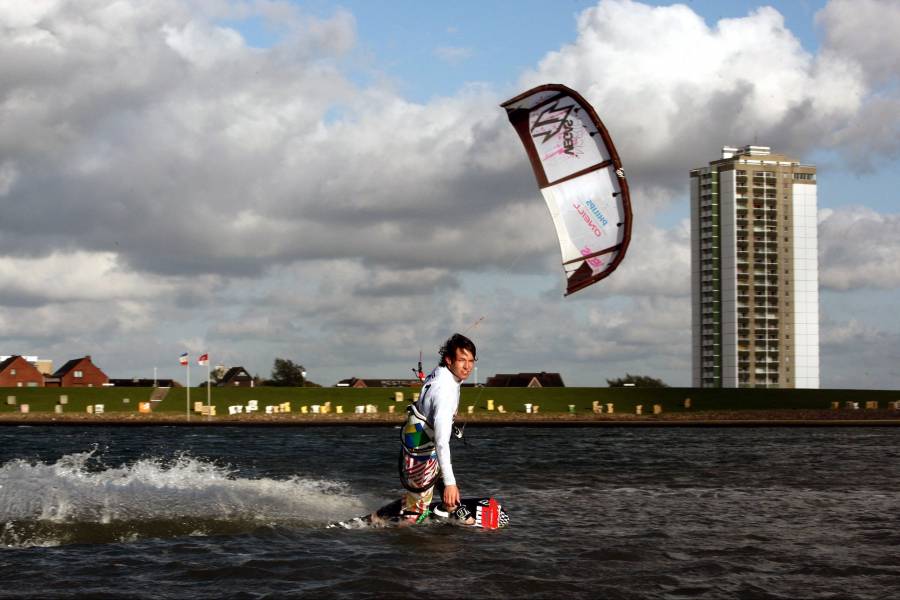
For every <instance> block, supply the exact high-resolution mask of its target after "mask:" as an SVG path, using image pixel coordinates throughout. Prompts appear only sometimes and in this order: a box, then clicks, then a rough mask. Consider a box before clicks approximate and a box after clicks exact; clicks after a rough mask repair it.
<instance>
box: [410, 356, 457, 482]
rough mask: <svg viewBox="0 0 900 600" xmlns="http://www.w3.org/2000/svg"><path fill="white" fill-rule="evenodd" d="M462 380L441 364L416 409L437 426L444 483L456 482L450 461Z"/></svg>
mask: <svg viewBox="0 0 900 600" xmlns="http://www.w3.org/2000/svg"><path fill="white" fill-rule="evenodd" d="M461 383H462V382H461V381H460V380H459V379H457V378H456V376H455V375H453V373H451V372H450V369H448V368H447V367H445V366H438V367H436V368H435V369H434V371H432V372H431V374H430V375H429V376H428V377H426V378H425V382H424V383H423V384H422V394H421V396H419V400H418V401H417V402H416V409H417V410H418V411H419V412H420V413H421V414H422V416H423V417H425V419H426V420H427V421H428V422H429V423H430V424H431V426H432V428H433V429H434V449H435V451H436V452H437V459H438V464H439V465H440V467H441V475H442V477H443V479H444V485H456V478H455V477H454V476H453V464H452V463H451V462H450V435H451V434H452V433H453V417H454V415H456V410H457V408H459V386H460V384H461Z"/></svg>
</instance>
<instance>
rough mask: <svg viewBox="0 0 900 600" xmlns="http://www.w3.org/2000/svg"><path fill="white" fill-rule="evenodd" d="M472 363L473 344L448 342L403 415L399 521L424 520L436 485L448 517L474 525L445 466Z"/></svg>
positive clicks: (448, 463) (456, 337) (449, 468)
mask: <svg viewBox="0 0 900 600" xmlns="http://www.w3.org/2000/svg"><path fill="white" fill-rule="evenodd" d="M475 360H476V358H475V344H473V343H472V340H470V339H469V338H467V337H466V336H464V335H462V334H460V333H455V334H453V335H452V336H450V338H449V339H448V340H447V341H446V342H445V343H444V345H443V346H442V347H441V349H440V363H439V364H438V366H437V367H435V369H434V370H433V371H432V372H431V374H430V375H428V377H427V378H425V381H424V382H423V383H422V392H421V394H420V396H419V399H418V400H417V401H416V402H414V403H412V404H410V406H409V408H408V409H407V413H408V414H407V418H406V423H404V425H403V428H402V430H401V443H402V448H401V450H400V481H401V482H402V483H403V487H405V488H406V490H407V491H406V495H405V496H404V498H403V502H402V506H401V516H402V517H403V519H404V520H406V521H408V522H417V521H421V520H424V519H425V518H426V517H427V516H428V507H429V504H430V503H431V499H432V497H433V495H434V489H435V486H436V484H438V486H439V487H443V492H442V493H441V499H442V501H443V507H444V508H445V509H446V510H447V511H448V512H449V511H456V517H457V518H460V519H461V520H462V521H464V522H474V519H473V518H472V517H471V515H469V514H466V513H468V511H467V510H466V509H465V507H464V506H462V505H461V504H460V496H459V487H458V486H457V485H456V477H455V475H454V473H453V465H452V463H451V460H450V437H451V435H452V434H453V433H454V426H453V418H454V416H455V415H456V411H457V408H458V407H459V388H460V386H461V385H462V382H463V381H465V380H466V379H467V378H468V377H469V374H470V373H471V372H472V369H473V368H474V367H475ZM439 477H440V479H441V481H440V482H439V481H438V478H439ZM440 483H443V486H440V485H439V484H440ZM460 511H461V512H462V513H463V514H460Z"/></svg>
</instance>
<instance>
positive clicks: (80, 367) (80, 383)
mask: <svg viewBox="0 0 900 600" xmlns="http://www.w3.org/2000/svg"><path fill="white" fill-rule="evenodd" d="M106 383H109V377H107V376H106V373H104V372H103V371H101V370H100V368H99V367H97V366H96V365H95V364H94V363H93V362H92V361H91V355H90V354H88V355H87V356H83V357H82V358H73V359H72V360H70V361H69V362H67V363H66V364H64V365H63V366H61V367H60V368H59V369H57V371H56V373H54V374H53V376H52V377H48V378H47V385H52V386H56V387H100V386H102V385H103V384H106Z"/></svg>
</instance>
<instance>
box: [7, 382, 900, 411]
mask: <svg viewBox="0 0 900 600" xmlns="http://www.w3.org/2000/svg"><path fill="white" fill-rule="evenodd" d="M417 391H418V389H416V388H366V389H352V388H278V387H259V388H213V389H212V404H213V405H214V406H216V412H217V415H218V417H220V418H221V417H223V416H224V417H228V406H230V405H235V404H241V405H246V404H247V403H248V401H249V400H251V399H255V400H257V401H258V404H259V413H261V414H264V413H265V407H266V405H278V404H281V403H283V402H290V403H291V410H292V414H298V413H300V411H301V407H302V406H307V407H311V406H312V405H314V404H319V405H324V404H325V403H326V402H331V404H332V408H333V409H334V407H337V406H338V405H340V406H343V410H344V416H348V417H353V416H354V408H355V407H356V406H359V405H374V406H376V407H377V409H378V412H379V414H384V413H387V412H388V407H389V406H395V407H396V408H395V411H396V412H397V413H402V412H403V408H404V407H405V406H406V402H405V401H404V402H397V401H395V399H394V398H395V396H394V394H395V392H402V393H403V397H404V400H408V399H410V398H411V397H412V394H413V393H414V392H417ZM152 392H153V390H152V388H124V387H122V388H0V414H4V413H18V412H20V407H19V405H21V404H28V405H29V411H30V412H31V413H53V412H54V409H55V407H56V405H57V404H59V402H60V396H61V395H65V396H66V397H67V403H66V404H65V405H63V408H62V410H63V412H64V414H86V408H87V406H88V405H95V404H102V405H103V406H104V414H110V416H114V415H118V416H125V414H134V415H137V414H138V403H139V402H145V401H148V400H149V399H150V396H151V394H152ZM9 396H15V404H10V403H9V402H8V400H7V398H8V397H9ZM206 398H207V395H206V388H191V390H190V403H191V406H190V409H191V413H192V414H195V413H193V408H194V407H193V405H194V403H195V402H203V403H204V404H205V403H206ZM687 398H690V405H691V407H690V408H689V409H688V408H686V407H685V399H687ZM125 399H127V402H126V401H125ZM186 399H187V389H186V388H173V389H171V390H170V391H169V393H168V395H167V396H166V398H165V399H164V400H163V401H161V402H154V403H153V414H154V415H169V416H177V415H184V414H185V406H186ZM488 400H493V403H494V405H495V407H499V406H501V405H502V406H503V407H504V408H505V410H506V412H507V413H508V414H517V413H518V414H523V413H525V408H524V404H525V403H530V404H533V405H538V406H540V413H542V414H552V413H568V412H569V405H574V407H575V408H574V410H575V413H576V414H593V413H592V411H591V409H592V405H593V402H594V401H597V402H599V403H600V404H602V405H603V406H604V407H605V406H606V405H607V404H610V403H611V404H613V407H614V411H615V414H620V415H625V414H631V415H634V414H635V407H636V406H638V405H642V406H643V414H644V415H652V413H653V405H655V404H658V405H660V406H661V407H662V411H663V414H670V413H684V412H690V413H694V414H696V413H702V412H714V413H722V412H732V411H772V410H779V411H781V410H805V411H817V410H829V409H831V406H832V402H839V403H840V406H841V408H843V406H844V403H845V402H848V401H852V402H858V403H859V406H860V408H861V409H862V408H864V406H865V403H866V402H877V403H878V408H879V409H882V410H886V409H887V408H888V403H889V402H892V401H896V400H900V391H898V390H785V389H695V388H463V390H462V396H461V399H460V412H461V413H466V408H467V407H468V406H469V405H473V406H475V409H474V410H475V414H476V415H479V414H481V415H486V414H488V411H487V405H488ZM604 412H605V410H604ZM111 413H112V414H111ZM490 414H491V415H496V414H497V413H496V411H494V412H492V413H490ZM142 416H150V415H142ZM275 416H278V415H275ZM334 416H337V415H334ZM355 416H359V415H355ZM234 418H239V417H238V416H235V417H234Z"/></svg>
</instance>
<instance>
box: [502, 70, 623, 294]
mask: <svg viewBox="0 0 900 600" xmlns="http://www.w3.org/2000/svg"><path fill="white" fill-rule="evenodd" d="M501 106H502V107H503V108H504V109H506V114H507V116H508V117H509V122H510V123H511V124H512V126H513V127H514V128H515V130H516V133H518V134H519V139H520V140H521V141H522V145H523V146H525V152H526V153H527V154H528V158H529V160H530V162H531V166H532V169H533V171H534V176H535V178H536V179H537V184H538V187H539V188H540V190H541V194H542V195H543V196H544V201H545V202H546V203H547V208H549V209H550V216H551V217H552V218H553V222H554V224H555V225H556V232H557V236H558V237H559V248H560V252H561V254H562V266H563V270H564V271H565V276H566V295H567V296H568V295H569V294H572V293H574V292H577V291H578V290H582V289H584V288H586V287H588V286H590V285H592V284H594V283H597V282H598V281H600V280H601V279H603V278H605V277H607V276H609V275H610V274H611V273H612V272H613V271H615V270H616V267H618V266H619V263H621V262H622V259H624V258H625V251H626V250H627V249H628V244H629V242H630V241H631V198H630V195H629V192H628V181H627V180H626V179H625V170H624V169H623V167H622V163H621V161H620V160H619V155H618V153H617V152H616V148H615V146H614V145H613V141H612V138H611V137H610V135H609V132H608V131H607V130H606V127H605V126H604V125H603V122H602V121H600V117H598V116H597V113H596V111H594V108H593V107H592V106H591V105H590V104H588V102H587V100H585V99H584V98H583V97H582V96H581V95H580V94H579V93H578V92H576V91H575V90H572V89H570V88H568V87H566V86H564V85H560V84H547V85H541V86H538V87H536V88H533V89H530V90H528V91H527V92H524V93H522V94H519V95H518V96H516V97H515V98H512V99H510V100H507V101H506V102H504V103H503V104H501ZM551 141H553V142H555V143H556V146H555V147H553V148H552V149H550V150H549V151H548V150H547V149H546V147H544V145H545V144H548V143H549V142H551ZM538 144H540V146H541V147H542V149H540V150H539V149H538ZM563 156H564V157H568V158H577V159H578V160H556V159H557V157H563Z"/></svg>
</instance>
